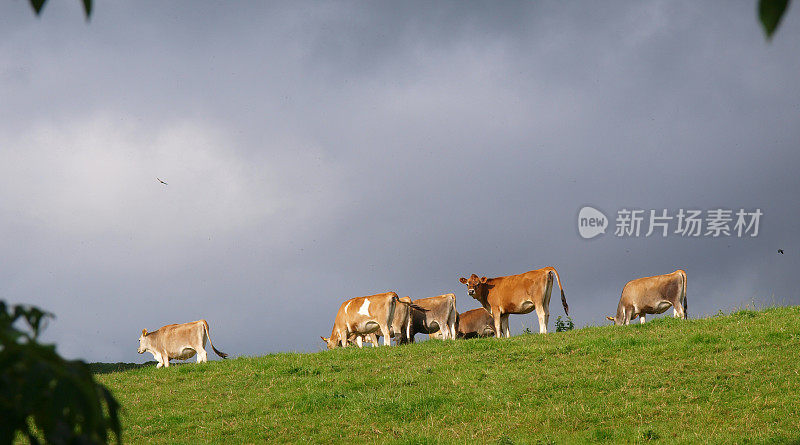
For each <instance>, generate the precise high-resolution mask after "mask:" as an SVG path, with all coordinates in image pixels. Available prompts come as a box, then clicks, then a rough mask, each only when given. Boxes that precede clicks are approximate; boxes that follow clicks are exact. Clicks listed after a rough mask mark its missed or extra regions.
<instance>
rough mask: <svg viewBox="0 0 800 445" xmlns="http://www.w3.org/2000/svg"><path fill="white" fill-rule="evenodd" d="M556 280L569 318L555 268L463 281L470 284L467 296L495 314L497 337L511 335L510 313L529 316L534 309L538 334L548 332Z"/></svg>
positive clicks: (461, 279) (464, 279) (472, 276)
mask: <svg viewBox="0 0 800 445" xmlns="http://www.w3.org/2000/svg"><path fill="white" fill-rule="evenodd" d="M553 278H555V280H556V282H557V283H558V288H559V289H561V304H562V305H563V306H564V312H565V313H566V314H567V315H569V306H567V298H566V297H565V296H564V288H562V287H561V278H560V277H559V276H558V272H557V271H556V270H555V269H554V268H552V267H545V268H543V269H538V270H532V271H529V272H525V273H522V274H519V275H508V276H504V277H496V278H486V277H480V278H478V276H477V275H475V274H472V275H471V276H470V277H469V279H467V278H463V277H462V278H460V279H459V281H460V282H461V283H462V284H466V285H467V294H469V295H470V296H471V297H472V298H474V299H476V300H478V302H479V303H480V304H481V305H482V306H483V307H484V308H485V309H486V310H487V311H489V312H490V313H491V314H492V318H493V321H494V334H495V337H497V338H500V337H502V336H503V335H505V336H506V337H509V336H510V333H509V331H508V316H509V314H527V313H529V312H531V311H533V310H534V309H535V310H536V315H538V316H539V333H540V334H546V333H547V321H548V319H549V318H550V292H551V291H552V289H553Z"/></svg>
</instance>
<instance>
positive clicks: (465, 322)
mask: <svg viewBox="0 0 800 445" xmlns="http://www.w3.org/2000/svg"><path fill="white" fill-rule="evenodd" d="M493 325H494V320H493V319H492V314H490V313H489V311H487V310H486V309H484V308H482V307H479V308H477V309H472V310H469V311H467V312H463V313H461V314H458V316H457V317H456V338H475V337H488V336H490V335H494V328H493V327H492V326H493Z"/></svg>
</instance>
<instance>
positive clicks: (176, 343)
mask: <svg viewBox="0 0 800 445" xmlns="http://www.w3.org/2000/svg"><path fill="white" fill-rule="evenodd" d="M206 339H208V342H209V344H211V349H213V350H214V353H216V354H217V355H218V356H220V357H222V358H225V357H227V356H228V354H225V353H224V352H220V351H218V350H217V348H215V347H214V343H213V342H212V341H211V331H210V330H209V328H208V322H207V321H205V320H197V321H193V322H191V323H182V324H169V325H166V326H162V327H160V328H158V329H157V330H155V331H153V332H147V329H142V335H141V336H140V337H139V349H138V352H139V354H144V353H145V352H147V351H150V353H151V354H153V357H154V358H155V359H156V361H157V362H158V364H157V365H156V368H160V367H162V366H163V367H167V368H168V367H169V361H170V359H176V360H187V359H190V358H192V357H193V356H194V355H195V354H197V363H203V362H206V361H208V355H207V354H206Z"/></svg>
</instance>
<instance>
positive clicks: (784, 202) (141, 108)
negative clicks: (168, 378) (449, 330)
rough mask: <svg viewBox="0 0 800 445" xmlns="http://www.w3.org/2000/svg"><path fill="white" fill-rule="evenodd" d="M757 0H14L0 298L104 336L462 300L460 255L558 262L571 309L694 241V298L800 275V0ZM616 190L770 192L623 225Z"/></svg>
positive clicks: (305, 331)
mask: <svg viewBox="0 0 800 445" xmlns="http://www.w3.org/2000/svg"><path fill="white" fill-rule="evenodd" d="M755 3H756V2H755V1H737V2H724V3H717V2H711V3H707V4H702V3H701V4H698V3H697V2H691V1H685V2H674V1H645V2H619V3H606V2H603V3H602V4H600V3H597V4H595V3H591V2H581V3H568V4H563V2H524V3H512V2H502V3H497V2H486V3H478V2H461V1H455V2H360V3H359V2H298V1H293V2H286V3H269V4H255V5H252V4H247V5H231V4H228V3H225V2H168V3H166V4H165V3H164V2H154V1H150V2H147V1H143V2H133V3H131V2H104V1H100V2H96V4H95V11H94V13H93V15H92V18H91V21H90V22H88V23H87V22H86V21H84V20H83V17H82V9H81V4H80V2H79V1H77V0H75V1H58V2H56V1H51V2H49V3H48V4H47V6H46V8H45V10H44V11H43V13H42V15H41V17H39V18H37V17H35V16H34V15H33V13H32V12H31V10H30V8H29V6H28V2H27V1H22V0H17V1H12V2H3V3H1V4H0V252H2V255H0V298H5V299H7V300H10V301H12V302H25V303H32V304H36V305H39V306H41V307H43V308H45V309H48V310H50V311H52V312H54V313H55V314H56V316H57V319H56V320H55V321H54V322H52V323H51V324H50V326H49V328H48V330H47V332H46V334H47V335H46V339H47V340H49V341H55V342H57V344H58V347H59V351H60V352H61V353H63V354H64V355H66V356H69V357H80V358H83V359H86V360H91V361H144V360H149V359H151V357H150V356H149V355H148V356H147V357H142V356H138V355H137V354H136V346H137V338H138V336H139V333H140V331H141V329H142V328H147V329H148V330H154V329H156V328H158V327H160V326H162V325H164V324H168V323H177V322H186V321H191V320H196V319H198V318H206V319H208V320H209V322H210V324H211V328H212V338H213V339H214V343H215V345H216V346H217V347H218V348H219V349H221V350H223V351H225V352H228V353H231V354H233V355H261V354H264V353H268V352H274V351H315V350H318V349H320V348H321V347H323V344H322V342H321V341H320V340H319V335H327V334H329V333H330V329H331V325H332V322H333V317H334V315H335V311H336V310H337V308H338V306H339V304H340V303H341V301H343V300H344V299H346V298H350V297H355V296H362V295H369V294H373V293H377V292H384V291H389V290H393V291H396V292H397V293H398V294H400V295H401V296H404V295H411V296H412V297H413V298H419V297H425V296H431V295H438V294H441V293H446V292H455V293H456V295H457V298H458V309H459V311H466V310H468V309H472V308H475V307H477V306H478V305H477V303H476V302H475V301H474V300H472V299H471V298H470V297H469V296H468V295H467V294H466V292H465V286H463V285H461V284H460V283H459V282H458V278H459V277H461V276H468V275H469V274H470V273H477V274H479V275H486V276H490V277H491V276H499V275H510V274H516V273H521V272H524V271H527V270H531V269H538V268H541V267H545V266H554V267H556V268H557V269H558V271H559V273H560V275H561V278H562V282H563V285H564V288H565V291H566V295H567V301H568V302H569V304H570V308H571V315H572V316H573V319H574V320H575V322H576V324H577V325H578V326H584V325H587V324H601V323H605V321H604V317H605V316H606V315H609V314H612V313H613V312H614V311H615V309H616V304H617V301H618V299H619V295H620V291H621V289H622V286H623V285H624V284H625V282H627V281H628V280H631V279H634V278H638V277H641V276H648V275H656V274H661V273H668V272H671V271H673V270H675V269H676V268H679V267H680V268H683V269H685V270H686V271H687V274H688V299H689V312H690V316H695V317H696V316H702V315H710V314H714V313H716V312H717V311H719V310H723V311H730V310H732V309H734V308H736V307H741V306H744V305H747V304H750V303H751V302H752V301H754V300H755V301H756V302H759V303H761V304H764V303H771V302H775V303H777V304H800V286H799V284H800V279H799V278H798V272H797V271H798V270H800V242H799V241H800V235H799V234H798V229H799V228H800V226H798V219H797V218H798V217H800V212H798V200H797V196H798V192H800V179H798V175H797V173H796V171H795V170H796V168H797V167H798V165H800V162H799V161H800V150H798V148H799V147H798V142H800V125H798V124H800V80H798V77H797V73H800V58H798V57H797V55H798V53H797V50H796V48H797V42H798V41H799V40H800V13H798V10H797V8H794V7H793V8H790V10H789V11H788V13H787V14H786V16H785V17H784V20H783V24H782V25H781V27H780V29H779V31H778V33H777V34H776V36H775V38H774V40H773V41H772V42H770V43H768V42H766V41H765V40H764V38H763V34H762V32H761V29H760V28H759V26H758V23H757V20H756V13H755ZM723 5H724V6H723ZM156 177H160V178H162V179H164V180H165V181H166V182H168V183H169V185H167V186H164V185H162V184H160V183H158V182H157V181H156ZM585 204H589V205H592V206H594V207H597V208H598V209H601V210H603V211H604V212H605V213H606V215H607V216H609V217H610V218H611V219H612V221H611V226H610V227H609V230H608V231H607V233H606V234H605V235H602V236H600V237H598V238H596V239H593V240H588V241H587V240H583V239H581V238H580V237H579V236H578V232H577V212H578V209H579V208H580V207H581V206H583V205H585ZM621 208H639V209H645V210H649V209H657V210H660V209H664V208H666V209H670V210H671V211H673V210H674V211H676V210H677V209H681V208H684V209H703V210H708V209H715V208H728V209H733V210H734V211H736V210H738V209H740V208H744V209H747V210H752V209H755V208H760V209H761V210H762V212H763V213H764V215H763V216H762V218H761V221H760V226H759V235H758V236H757V237H755V238H750V237H745V238H738V237H736V236H729V237H721V238H718V239H712V238H705V237H704V238H700V239H688V238H682V237H680V236H679V235H675V234H671V235H669V236H667V237H666V238H655V237H650V238H645V237H643V236H641V237H639V238H618V237H615V236H614V235H613V232H614V224H615V222H614V221H613V219H614V218H615V217H616V212H617V210H619V209H621ZM778 248H782V249H784V251H785V254H784V255H779V254H778V253H777V249H778ZM670 313H671V311H670ZM551 314H552V315H551V323H550V326H549V328H550V329H551V330H553V329H554V326H553V320H554V319H555V317H556V316H558V315H563V309H562V308H561V307H560V303H559V302H558V299H557V298H556V299H554V300H553V302H552V303H551ZM523 326H528V327H531V328H532V329H533V330H536V327H537V320H536V316H535V314H528V315H517V316H512V317H511V327H512V330H514V331H517V332H518V331H519V330H520V329H522V327H523Z"/></svg>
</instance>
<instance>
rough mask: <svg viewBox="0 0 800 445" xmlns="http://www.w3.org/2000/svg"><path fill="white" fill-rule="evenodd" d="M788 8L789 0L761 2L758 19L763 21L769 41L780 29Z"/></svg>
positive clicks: (762, 0)
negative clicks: (779, 26)
mask: <svg viewBox="0 0 800 445" xmlns="http://www.w3.org/2000/svg"><path fill="white" fill-rule="evenodd" d="M787 6H789V0H759V2H758V18H759V19H760V20H761V26H763V27H764V33H765V34H766V35H767V39H768V40H769V39H771V38H772V35H773V34H774V33H775V30H777V29H778V25H779V24H780V23H781V18H782V17H783V14H784V13H785V12H786V8H787Z"/></svg>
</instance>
